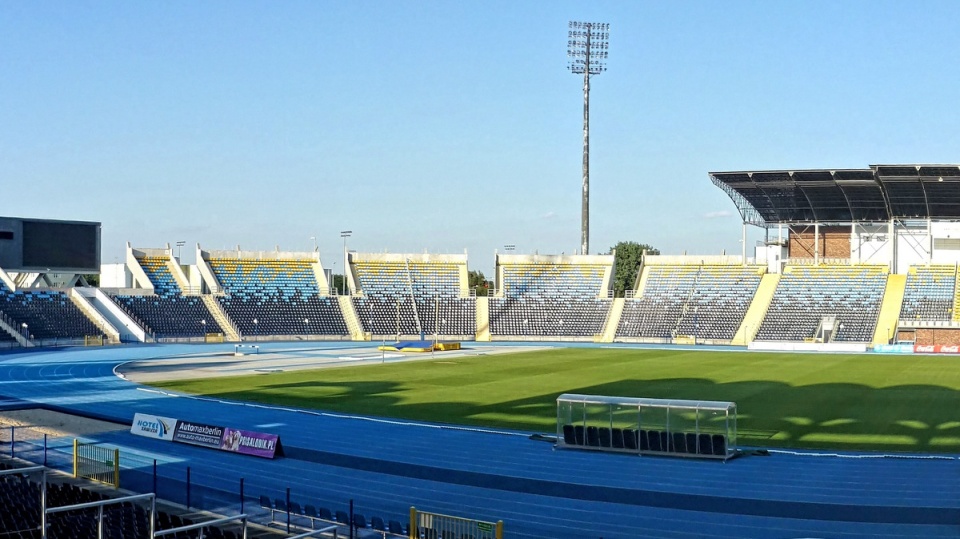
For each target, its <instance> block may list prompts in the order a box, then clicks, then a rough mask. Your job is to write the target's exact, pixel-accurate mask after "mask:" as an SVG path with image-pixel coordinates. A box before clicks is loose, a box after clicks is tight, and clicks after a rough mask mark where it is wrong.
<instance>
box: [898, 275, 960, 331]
mask: <svg viewBox="0 0 960 539" xmlns="http://www.w3.org/2000/svg"><path fill="white" fill-rule="evenodd" d="M956 286H957V267H956V266H953V265H950V266H946V265H942V266H912V267H911V268H910V269H909V270H908V272H907V285H906V288H905V290H904V294H903V306H902V307H901V309H900V320H901V321H904V322H921V321H922V322H933V321H946V320H951V319H952V318H953V298H954V290H955V289H956Z"/></svg>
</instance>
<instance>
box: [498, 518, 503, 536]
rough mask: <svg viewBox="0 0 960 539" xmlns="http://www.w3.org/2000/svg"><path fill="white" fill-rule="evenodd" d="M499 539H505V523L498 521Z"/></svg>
mask: <svg viewBox="0 0 960 539" xmlns="http://www.w3.org/2000/svg"><path fill="white" fill-rule="evenodd" d="M497 539H503V521H502V520H498V521H497Z"/></svg>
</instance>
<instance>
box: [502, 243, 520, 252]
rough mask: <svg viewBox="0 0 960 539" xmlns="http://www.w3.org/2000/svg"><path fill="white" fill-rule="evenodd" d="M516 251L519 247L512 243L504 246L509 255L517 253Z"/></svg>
mask: <svg viewBox="0 0 960 539" xmlns="http://www.w3.org/2000/svg"><path fill="white" fill-rule="evenodd" d="M516 249H517V246H516V245H514V244H512V243H511V244H509V245H504V246H503V250H504V251H506V252H508V253H512V252H513V251H515V250H516Z"/></svg>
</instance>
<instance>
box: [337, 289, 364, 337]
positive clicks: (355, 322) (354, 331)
mask: <svg viewBox="0 0 960 539" xmlns="http://www.w3.org/2000/svg"><path fill="white" fill-rule="evenodd" d="M337 301H339V302H340V313H341V314H343V321H344V322H346V323H347V330H349V331H350V340H353V341H365V340H367V337H366V334H365V333H364V332H363V326H362V325H360V317H359V316H357V310H356V309H354V308H353V300H352V299H350V296H337Z"/></svg>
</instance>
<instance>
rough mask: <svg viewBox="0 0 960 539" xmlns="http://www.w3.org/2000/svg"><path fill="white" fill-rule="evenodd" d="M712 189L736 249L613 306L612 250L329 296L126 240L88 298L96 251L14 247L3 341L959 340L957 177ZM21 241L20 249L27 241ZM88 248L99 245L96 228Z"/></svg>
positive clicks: (768, 179)
mask: <svg viewBox="0 0 960 539" xmlns="http://www.w3.org/2000/svg"><path fill="white" fill-rule="evenodd" d="M710 178H711V180H712V181H713V183H714V184H715V185H717V186H718V187H720V188H721V189H722V190H723V191H724V192H725V193H727V194H728V195H729V196H730V198H731V199H732V200H733V202H734V204H735V205H736V207H737V209H738V211H739V212H740V215H741V217H742V221H743V227H744V242H743V252H742V253H741V255H740V256H730V255H721V256H714V255H710V256H673V255H647V256H644V257H643V260H642V263H641V265H640V268H639V271H637V273H636V274H635V275H631V280H632V282H633V283H634V285H633V289H632V290H627V292H626V294H625V297H622V298H613V297H612V292H611V289H612V285H611V283H612V282H613V278H614V276H615V274H616V272H617V270H618V268H616V267H615V264H614V260H615V255H613V254H610V255H541V254H532V255H520V254H512V253H511V254H496V255H495V257H496V258H495V282H494V284H493V288H492V289H491V290H490V294H489V296H487V297H479V298H478V297H476V295H475V293H474V292H473V291H472V290H470V288H469V286H468V285H467V281H468V279H467V275H468V272H469V263H468V258H467V255H466V254H463V255H444V254H404V253H397V254H392V253H357V252H351V253H349V255H348V257H347V261H348V264H347V268H348V270H349V271H347V275H346V279H345V280H346V283H347V286H346V290H344V291H342V292H341V291H337V290H335V289H333V288H332V287H331V286H330V283H329V280H330V278H331V277H330V275H329V271H328V270H325V269H324V268H323V265H322V263H321V261H320V257H319V254H318V253H316V252H282V251H279V250H277V251H269V252H263V251H243V250H240V249H239V248H238V249H237V250H224V251H205V250H203V249H201V248H200V246H199V245H198V246H197V251H196V254H197V256H196V260H197V262H196V264H192V265H183V264H181V263H180V261H179V260H178V259H177V257H175V256H174V253H173V250H172V249H171V247H170V246H169V245H167V246H165V247H160V248H133V247H132V246H130V245H127V254H126V258H125V260H126V262H125V263H124V264H120V265H105V266H103V267H102V268H100V269H101V271H100V274H101V286H100V287H99V288H97V287H90V286H84V285H85V284H86V282H85V281H83V280H82V279H83V277H82V273H81V271H84V270H83V269H82V268H85V267H86V266H89V265H90V263H91V262H90V261H91V260H94V259H95V260H99V255H95V256H93V255H91V256H86V257H84V258H83V259H82V260H80V259H78V260H75V261H67V263H66V264H64V265H62V266H59V267H56V268H54V269H50V268H45V269H44V270H43V271H40V270H39V269H38V268H37V267H35V266H36V264H35V261H34V263H33V264H34V265H33V266H28V265H27V264H24V259H23V253H27V252H28V251H30V252H32V251H31V249H30V248H29V247H30V246H29V245H27V244H25V248H24V249H23V251H22V253H18V252H16V250H15V249H14V251H13V255H12V256H11V253H0V262H2V263H3V264H4V265H3V266H0V269H2V271H0V282H2V287H0V288H2V293H0V329H2V330H3V331H2V338H0V342H2V343H3V345H4V346H31V345H34V344H41V343H54V342H60V343H63V344H67V343H70V342H79V341H82V340H85V339H100V340H105V341H106V342H118V341H139V342H144V341H150V342H157V341H159V342H165V341H176V340H180V341H191V340H193V341H198V340H204V339H209V338H211V336H213V337H215V338H221V339H223V340H226V341H234V342H240V341H247V340H263V339H287V338H296V339H308V340H309V339H335V340H336V339H342V340H357V341H360V340H371V339H378V340H380V339H383V340H386V339H391V340H392V339H398V340H399V339H401V338H420V339H423V338H424V337H425V336H427V335H431V336H437V337H438V338H440V337H443V338H451V339H457V340H478V341H487V340H494V341H495V340H582V341H598V342H614V341H620V342H649V343H706V344H721V345H722V344H727V345H730V344H733V345H753V346H767V345H760V344H758V343H777V342H786V343H795V344H802V345H810V346H817V347H823V346H827V347H830V346H840V345H842V346H843V347H845V348H844V349H849V350H853V349H863V350H865V349H867V348H868V347H870V346H874V345H888V344H892V343H914V344H917V345H948V346H949V345H955V344H960V317H958V312H960V311H958V309H957V308H956V307H957V302H958V301H960V294H958V290H957V267H958V263H960V222H958V221H960V195H957V191H958V190H957V186H958V185H960V167H958V166H956V165H875V166H871V167H869V168H866V169H846V170H828V169H823V170H781V171H756V172H713V173H710ZM3 219H4V221H3V222H2V223H0V224H3V223H6V224H5V225H4V226H7V227H9V228H11V229H12V230H14V231H15V232H12V233H11V234H20V233H24V232H25V231H26V232H29V231H30V230H31V228H30V225H29V220H26V221H24V222H27V224H26V225H25V224H23V222H20V221H17V220H11V219H9V218H3ZM52 223H53V224H54V225H55V224H57V223H58V222H52ZM41 224H42V225H43V226H40V225H37V226H38V227H39V229H38V230H40V231H41V232H44V231H46V232H44V233H46V234H47V236H40V237H41V238H43V237H47V238H49V231H48V230H47V229H46V228H44V227H47V228H49V227H50V226H53V225H51V224H49V223H47V222H41ZM67 225H71V226H81V225H89V224H86V223H80V224H77V223H72V222H64V226H67ZM748 225H753V226H758V227H761V228H762V229H763V230H764V240H762V241H760V242H758V244H757V245H756V246H755V250H754V252H753V253H750V254H751V255H753V256H747V255H748V253H747V245H746V241H745V238H746V235H745V231H746V227H747V226H748ZM25 226H26V228H23V227H25ZM17 227H20V228H17ZM96 227H97V228H96V231H97V232H98V230H99V228H98V227H99V224H96ZM70 230H73V229H70ZM78 230H81V232H82V231H83V230H86V229H84V228H82V226H81V228H80V229H78ZM83 233H84V234H86V236H83V237H87V236H90V237H93V236H91V235H90V234H89V233H86V232H83ZM74 235H75V236H76V233H75V234H74ZM24 237H25V238H26V239H27V243H29V241H30V238H31V236H29V235H25V236H24ZM89 243H90V245H91V246H93V245H99V236H98V234H96V240H95V241H94V240H90V242H89ZM33 251H36V249H33ZM18 256H19V258H18ZM31 256H33V255H31ZM791 347H795V346H793V345H791ZM850 347H854V348H850Z"/></svg>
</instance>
